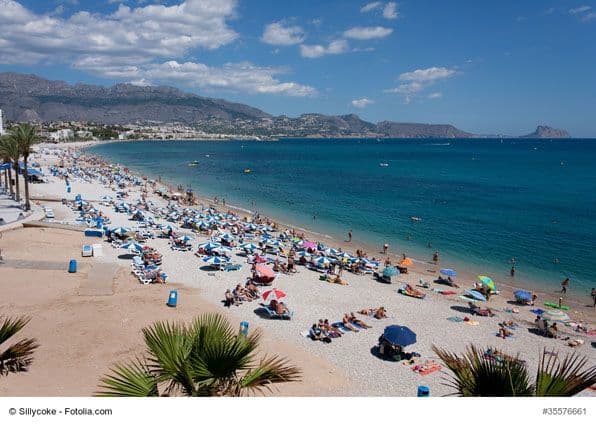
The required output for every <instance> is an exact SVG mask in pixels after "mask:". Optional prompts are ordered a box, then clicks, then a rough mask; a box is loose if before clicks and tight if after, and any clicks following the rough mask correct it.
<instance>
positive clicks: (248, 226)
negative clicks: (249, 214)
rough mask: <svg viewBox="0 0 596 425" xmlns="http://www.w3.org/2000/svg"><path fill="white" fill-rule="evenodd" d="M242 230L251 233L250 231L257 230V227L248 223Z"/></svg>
mask: <svg viewBox="0 0 596 425" xmlns="http://www.w3.org/2000/svg"><path fill="white" fill-rule="evenodd" d="M244 230H247V231H249V232H252V231H255V230H257V226H256V225H255V224H253V223H248V224H247V225H245V226H244Z"/></svg>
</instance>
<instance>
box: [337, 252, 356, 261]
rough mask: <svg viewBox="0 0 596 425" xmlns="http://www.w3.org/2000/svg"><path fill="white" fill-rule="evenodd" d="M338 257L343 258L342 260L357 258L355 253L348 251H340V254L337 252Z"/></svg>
mask: <svg viewBox="0 0 596 425" xmlns="http://www.w3.org/2000/svg"><path fill="white" fill-rule="evenodd" d="M337 257H338V258H341V259H342V260H354V259H355V258H356V257H354V256H353V255H350V254H348V253H347V252H340V253H339V254H337Z"/></svg>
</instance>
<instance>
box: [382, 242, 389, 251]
mask: <svg viewBox="0 0 596 425" xmlns="http://www.w3.org/2000/svg"><path fill="white" fill-rule="evenodd" d="M388 249H389V244H388V243H387V242H385V243H384V244H383V254H387V250H388Z"/></svg>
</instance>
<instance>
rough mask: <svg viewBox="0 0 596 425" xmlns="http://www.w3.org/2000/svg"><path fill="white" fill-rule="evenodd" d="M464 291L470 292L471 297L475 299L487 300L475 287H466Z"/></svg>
mask: <svg viewBox="0 0 596 425" xmlns="http://www.w3.org/2000/svg"><path fill="white" fill-rule="evenodd" d="M464 292H465V293H466V294H468V295H469V296H470V297H472V298H474V299H475V300H478V301H486V297H485V296H484V295H482V294H481V293H480V292H478V291H475V290H474V289H466V290H465V291H464Z"/></svg>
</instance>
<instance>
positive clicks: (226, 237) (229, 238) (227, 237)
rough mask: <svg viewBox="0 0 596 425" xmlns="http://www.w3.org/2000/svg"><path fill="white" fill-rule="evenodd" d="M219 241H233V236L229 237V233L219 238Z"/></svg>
mask: <svg viewBox="0 0 596 425" xmlns="http://www.w3.org/2000/svg"><path fill="white" fill-rule="evenodd" d="M220 239H221V240H224V241H231V240H233V239H234V236H232V235H230V234H229V233H224V234H223V235H221V236H220Z"/></svg>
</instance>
